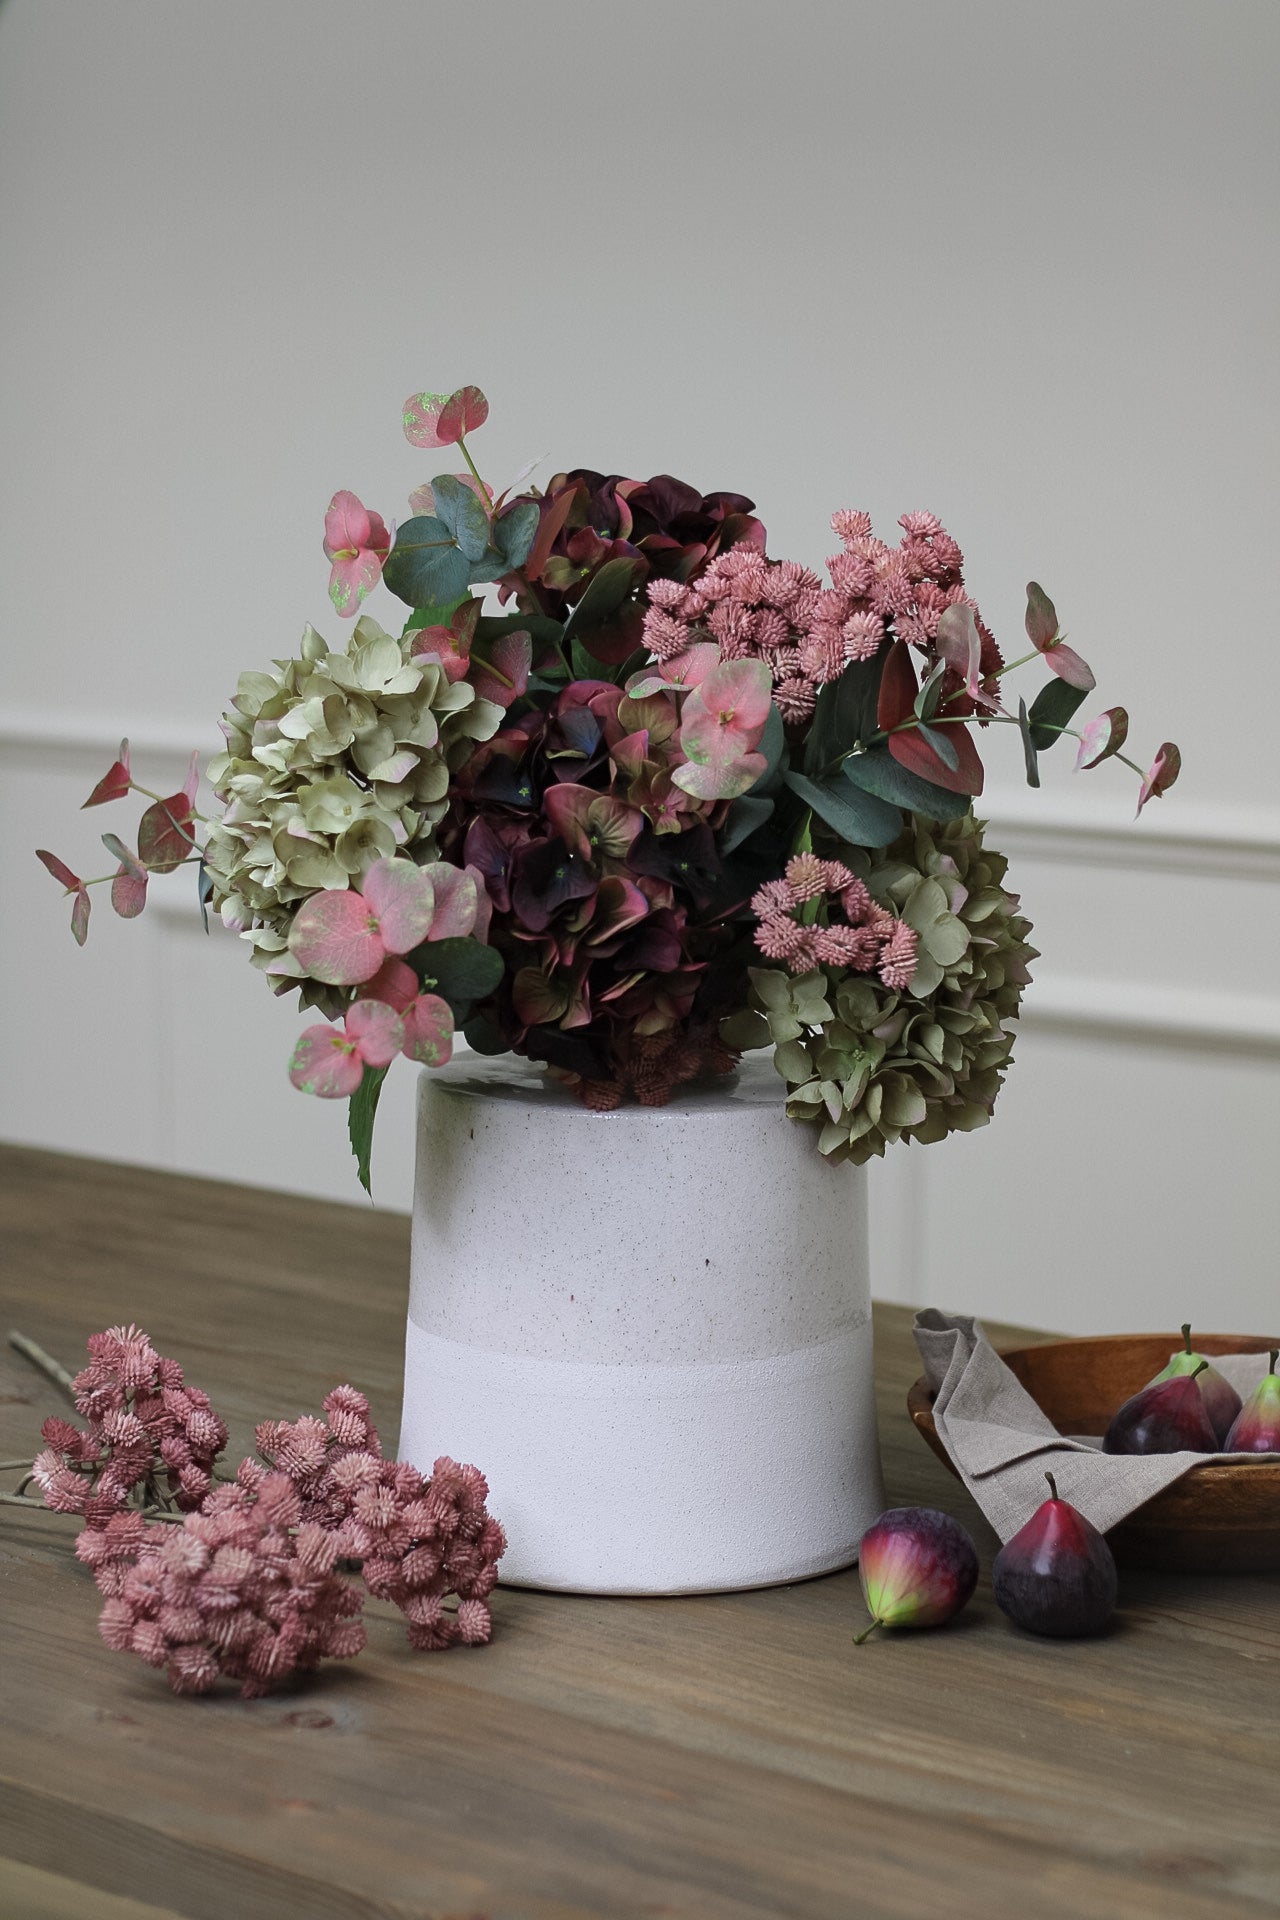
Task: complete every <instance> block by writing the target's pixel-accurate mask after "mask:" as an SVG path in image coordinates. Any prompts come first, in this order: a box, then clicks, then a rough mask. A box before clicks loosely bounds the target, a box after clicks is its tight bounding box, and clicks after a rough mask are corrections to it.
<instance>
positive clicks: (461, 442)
mask: <svg viewBox="0 0 1280 1920" xmlns="http://www.w3.org/2000/svg"><path fill="white" fill-rule="evenodd" d="M458 452H459V453H460V454H461V455H462V457H463V459H464V460H465V461H466V463H467V465H468V466H469V467H470V469H471V474H472V478H473V479H474V480H475V483H476V485H477V486H478V487H479V489H480V505H481V506H482V507H483V508H484V516H485V519H486V520H487V521H488V522H489V525H490V526H492V525H493V521H494V511H493V508H492V507H491V506H490V504H489V489H488V488H487V487H486V486H485V483H484V481H483V480H482V479H481V478H480V469H479V467H478V466H477V465H476V463H475V461H474V460H473V459H472V458H471V449H470V448H469V447H468V445H467V442H466V436H465V435H464V434H461V433H460V434H459V435H458Z"/></svg>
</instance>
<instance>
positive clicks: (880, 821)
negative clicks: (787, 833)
mask: <svg viewBox="0 0 1280 1920" xmlns="http://www.w3.org/2000/svg"><path fill="white" fill-rule="evenodd" d="M783 778H784V779H785V781H786V784H787V785H788V786H789V787H790V788H791V791H792V792H793V793H796V794H799V796H800V798H801V799H802V800H803V801H804V803H805V805H806V806H807V807H811V808H812V809H813V811H814V812H815V813H816V814H817V815H818V817H819V819H821V820H825V821H826V823H827V825H828V826H829V827H831V828H833V829H834V830H835V832H836V833H838V834H839V835H840V838H841V839H842V840H845V841H847V842H848V844H849V845H850V846H851V847H887V846H888V844H889V842H890V841H891V840H896V839H897V837H898V835H899V834H900V833H901V832H902V815H901V814H900V813H899V811H898V809H897V808H896V807H892V806H889V805H888V804H887V803H886V802H885V801H883V800H880V799H877V797H876V796H875V794H872V793H864V792H862V790H861V789H860V788H858V787H855V786H852V785H850V783H849V782H848V781H847V780H842V779H841V778H840V777H839V776H838V775H837V776H836V778H835V779H833V780H825V781H821V782H819V781H815V780H809V779H807V778H806V776H805V775H804V774H802V773H788V774H784V776H783Z"/></svg>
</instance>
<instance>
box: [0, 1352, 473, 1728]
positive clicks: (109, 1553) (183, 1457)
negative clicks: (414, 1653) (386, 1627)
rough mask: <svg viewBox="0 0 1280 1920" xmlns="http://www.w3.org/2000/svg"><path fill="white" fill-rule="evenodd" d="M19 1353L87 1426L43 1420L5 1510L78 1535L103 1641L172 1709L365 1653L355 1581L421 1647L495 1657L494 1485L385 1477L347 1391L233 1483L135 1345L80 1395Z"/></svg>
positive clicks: (469, 1470)
mask: <svg viewBox="0 0 1280 1920" xmlns="http://www.w3.org/2000/svg"><path fill="white" fill-rule="evenodd" d="M11 1340H12V1344H13V1345H15V1346H16V1347H18V1348H19V1349H20V1351H22V1352H23V1353H24V1354H25V1355H26V1356H27V1357H28V1358H29V1359H31V1360H33V1361H34V1363H35V1364H36V1365H37V1366H39V1367H40V1368H41V1370H42V1371H43V1372H45V1373H46V1374H48V1375H49V1377H50V1378H51V1379H53V1380H54V1381H55V1382H56V1384H57V1385H59V1386H60V1387H61V1388H62V1389H63V1391H64V1392H65V1393H66V1394H67V1395H68V1397H69V1398H70V1399H71V1400H72V1402H73V1404H74V1406H75V1408H76V1410H77V1411H78V1412H79V1413H80V1414H81V1415H82V1416H83V1417H84V1418H85V1420H86V1421H87V1425H86V1426H84V1427H77V1426H76V1425H75V1424H74V1423H73V1422H72V1421H70V1420H66V1419H63V1418H60V1417H58V1416H56V1415H55V1416H54V1417H52V1418H50V1419H48V1420H46V1421H45V1423H44V1426H43V1428H42V1434H43V1438H44V1441H45V1446H44V1449H43V1450H42V1451H41V1452H40V1453H38V1454H37V1455H36V1456H35V1458H34V1460H31V1461H29V1462H24V1461H5V1462H3V1463H0V1464H2V1465H3V1466H4V1467H5V1468H8V1469H10V1470H18V1469H20V1470H21V1471H22V1472H23V1475H24V1477H23V1479H22V1480H21V1481H20V1482H19V1484H18V1486H17V1488H16V1490H15V1491H13V1492H8V1493H0V1503H3V1504H5V1505H9V1506H15V1505H16V1506H33V1505H34V1506H40V1505H43V1506H45V1507H48V1508H50V1509H52V1510H53V1511H54V1512H56V1513H67V1514H78V1515H79V1516H81V1517H82V1518H83V1520H84V1523H85V1524H84V1529H83V1531H82V1532H81V1534H80V1536H79V1538H78V1539H77V1541H76V1554H77V1556H78V1558H79V1559H80V1560H81V1561H82V1562H83V1563H84V1564H85V1565H86V1566H87V1567H89V1568H90V1569H91V1570H92V1572H93V1577H94V1580H95V1581H96V1583H97V1586H98V1589H99V1591H100V1592H101V1594H102V1596H103V1600H104V1605H103V1608H102V1615H101V1619H100V1621H99V1631H100V1632H101V1634H102V1638H103V1639H104V1640H105V1641H106V1643H107V1645H108V1646H109V1647H112V1648H114V1649H115V1650H116V1651H117V1652H119V1653H132V1654H136V1655H137V1656H138V1657H139V1658H140V1659H142V1660H144V1661H145V1662H146V1663H147V1665H148V1666H152V1667H162V1668H164V1669H165V1671H166V1673H167V1674H168V1678H169V1684H170V1685H171V1687H172V1688H173V1690H174V1692H175V1693H207V1692H208V1691H209V1690H210V1689H211V1688H212V1687H214V1686H215V1685H216V1684H217V1682H218V1681H219V1680H220V1679H230V1680H235V1681H238V1682H239V1685H240V1691H241V1693H242V1695H243V1696H244V1697H245V1698H246V1699H252V1698H254V1697H255V1696H256V1695H259V1694H263V1693H266V1692H268V1691H269V1690H270V1689H271V1688H273V1687H275V1686H277V1685H279V1684H280V1682H282V1681H283V1680H285V1679H286V1678H288V1676H290V1675H291V1674H293V1673H295V1672H303V1673H305V1672H308V1671H310V1670H311V1669H313V1668H315V1667H316V1666H318V1665H319V1663H320V1661H321V1660H324V1659H346V1658H349V1657H350V1656H351V1655H352V1654H356V1653H359V1652H360V1650H361V1648H362V1647H363V1646H364V1644H365V1628H364V1623H363V1621H362V1619H361V1611H362V1608H363V1605H364V1597H363V1595H362V1594H361V1592H360V1590H359V1588H358V1587H356V1586H355V1585H354V1584H353V1582H352V1580H351V1579H350V1578H349V1577H348V1575H349V1574H350V1573H351V1572H352V1571H359V1572H360V1574H361V1575H362V1577H363V1580H364V1584H365V1586H366V1587H367V1589H368V1591H369V1592H370V1593H371V1594H373V1595H375V1596H376V1597H377V1598H379V1599H384V1600H388V1601H390V1602H391V1603H392V1604H393V1605H394V1606H396V1607H398V1608H399V1609H400V1611H401V1613H403V1615H404V1617H405V1620H406V1622H407V1626H408V1639H409V1644H410V1646H411V1647H414V1648H415V1649H418V1650H422V1651H434V1650H437V1649H440V1648H444V1647H448V1646H452V1645H455V1644H461V1645H466V1646H483V1645H484V1644H485V1643H486V1642H487V1641H488V1640H489V1637H490V1633H491V1631H492V1621H491V1618H490V1613H489V1595H490V1594H491V1593H492V1591H493V1589H494V1587H495V1585H496V1584H497V1579H498V1562H499V1560H500V1559H501V1557H502V1555H503V1553H504V1551H505V1550H506V1538H505V1536H504V1534H503V1531H502V1528H501V1527H500V1526H499V1524H498V1522H497V1521H496V1520H495V1519H493V1518H492V1516H491V1515H490V1514H489V1512H488V1511H487V1509H486V1506H485V1501H486V1499H487V1497H488V1486H487V1484H486V1482H485V1478H484V1475H483V1474H482V1473H480V1472H479V1470H478V1469H477V1468H475V1467H471V1466H459V1465H458V1463H457V1462H456V1461H454V1460H449V1459H444V1458H442V1459H439V1460H437V1461H436V1463H435V1466H434V1467H433V1469H432V1472H431V1474H430V1476H426V1475H423V1474H421V1473H419V1471H418V1469H417V1468H416V1467H413V1466H410V1465H409V1464H408V1463H407V1462H404V1461H394V1460H387V1459H384V1457H383V1453H382V1445H381V1442H380V1440H379V1437H378V1430H377V1428H376V1427H375V1426H374V1424H373V1421H372V1419H371V1417H370V1413H369V1403H368V1401H367V1400H366V1399H365V1396H364V1395H363V1394H362V1393H358V1392H357V1391H356V1389H355V1388H354V1387H351V1386H341V1387H335V1388H334V1390H333V1391H332V1392H331V1393H329V1394H327V1395H326V1396H325V1400H324V1418H323V1419H321V1418H319V1417H317V1416H315V1415H311V1414H304V1415H302V1417H301V1418H300V1419H298V1420H295V1421H283V1420H266V1421H263V1422H262V1423H261V1425H260V1426H259V1427H258V1429H257V1434H256V1438H257V1448H258V1454H257V1457H256V1458H255V1457H250V1458H248V1459H245V1460H242V1461H241V1462H240V1465H239V1466H238V1467H237V1469H236V1471H235V1473H234V1475H227V1474H225V1473H223V1472H222V1470H221V1465H220V1462H221V1456H222V1452H223V1449H224V1448H225V1446H226V1444H227V1428H226V1424H225V1422H224V1421H223V1420H222V1419H221V1418H220V1416H219V1415H218V1414H217V1413H216V1412H215V1410H214V1409H213V1407H212V1406H211V1404H210V1402H209V1397H208V1395H207V1394H205V1393H203V1392H201V1390H200V1389H199V1388H198V1387H192V1386H190V1385H188V1384H187V1382H186V1381H185V1380H184V1378H183V1372H182V1368H181V1367H180V1366H179V1364H178V1362H177V1361H176V1360H171V1359H169V1358H167V1357H166V1356H164V1355H162V1354H159V1353H157V1352H156V1350H155V1348H154V1347H153V1346H152V1344H151V1341H150V1340H149V1338H148V1337H147V1335H146V1334H145V1333H143V1332H141V1331H140V1330H139V1329H138V1328H137V1327H132V1326H131V1327H111V1328H109V1329H108V1330H107V1331H106V1332H103V1333H96V1334H94V1335H92V1337H91V1338H90V1340H89V1342H88V1348H89V1364H88V1366H87V1367H85V1368H84V1369H83V1370H82V1371H81V1372H80V1373H78V1374H76V1375H75V1376H74V1378H73V1377H72V1376H71V1375H69V1374H67V1373H66V1372H65V1371H64V1369H62V1368H61V1367H60V1366H58V1364H57V1362H56V1361H53V1360H52V1359H51V1358H50V1357H49V1355H47V1354H46V1353H44V1352H43V1350H42V1349H41V1348H39V1347H37V1346H36V1345H35V1343H34V1342H33V1341H29V1340H26V1339H25V1338H23V1336H21V1335H13V1336H11ZM31 1485H34V1486H35V1487H36V1488H37V1489H38V1493H37V1494H36V1495H31V1494H28V1492H27V1488H28V1487H29V1486H31ZM450 1597H452V1598H453V1599H454V1600H455V1601H456V1604H455V1605H454V1606H452V1607H451V1606H449V1605H448V1604H447V1602H448V1600H449V1598H450Z"/></svg>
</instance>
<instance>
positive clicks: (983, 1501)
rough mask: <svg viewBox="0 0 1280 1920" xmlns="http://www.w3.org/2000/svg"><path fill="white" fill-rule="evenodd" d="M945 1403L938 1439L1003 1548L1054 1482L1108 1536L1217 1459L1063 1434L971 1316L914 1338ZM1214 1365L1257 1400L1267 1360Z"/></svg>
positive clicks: (1235, 1359) (926, 1323)
mask: <svg viewBox="0 0 1280 1920" xmlns="http://www.w3.org/2000/svg"><path fill="white" fill-rule="evenodd" d="M912 1331H913V1333H914V1334H915V1341H916V1345H917V1347H918V1348H919V1349H920V1358H921V1359H922V1360H923V1362H924V1370H925V1375H926V1377H927V1378H928V1381H929V1384H930V1386H931V1387H932V1388H933V1390H934V1393H935V1396H936V1397H935V1399H934V1403H933V1417H934V1422H935V1424H936V1426H937V1429H938V1436H939V1438H940V1439H941V1441H942V1444H943V1446H944V1447H945V1448H946V1450H947V1452H948V1454H949V1455H950V1457H951V1459H952V1461H953V1462H954V1464H955V1466H956V1468H957V1469H958V1471H959V1474H960V1477H961V1479H962V1480H963V1481H964V1484H965V1486H966V1487H967V1488H968V1489H969V1492H970V1493H971V1494H972V1495H973V1497H974V1499H975V1500H976V1501H977V1503H978V1505H979V1506H980V1507H981V1508H982V1511H983V1512H984V1513H985V1514H986V1516H987V1519H988V1520H989V1521H990V1522H991V1524H992V1526H993V1527H994V1528H995V1530H996V1532H997V1533H998V1534H999V1535H1000V1538H1001V1540H1009V1539H1011V1538H1012V1537H1013V1535H1014V1534H1015V1533H1017V1531H1018V1529H1019V1528H1020V1527H1022V1526H1025V1524H1026V1522H1027V1521H1028V1520H1029V1519H1030V1518H1031V1516H1032V1514H1033V1513H1034V1512H1035V1510H1036V1508H1037V1507H1039V1506H1040V1505H1041V1503H1042V1502H1043V1501H1044V1500H1046V1499H1047V1498H1048V1489H1047V1488H1046V1486H1045V1480H1044V1476H1045V1474H1046V1473H1047V1472H1048V1473H1052V1475H1053V1477H1054V1479H1055V1481H1056V1482H1057V1487H1058V1492H1059V1494H1060V1495H1061V1497H1062V1498H1063V1499H1064V1500H1069V1501H1070V1502H1071V1504H1072V1506H1074V1507H1079V1509H1080V1511H1081V1513H1083V1514H1084V1515H1085V1517H1086V1518H1087V1519H1089V1520H1092V1522H1093V1524H1094V1526H1095V1527H1097V1528H1098V1530H1099V1532H1100V1533H1105V1532H1106V1531H1107V1529H1108V1527H1114V1526H1115V1525H1116V1523H1117V1521H1120V1520H1123V1519H1124V1518H1125V1516H1126V1515H1127V1514H1130V1513H1132V1512H1133V1511H1134V1510H1135V1508H1137V1507H1140V1506H1142V1505H1143V1504H1144V1503H1145V1502H1146V1501H1148V1500H1150V1499H1152V1498H1153V1497H1154V1496H1155V1495H1156V1494H1157V1493H1159V1492H1160V1491H1161V1490H1162V1489H1163V1488H1164V1487H1167V1486H1170V1485H1171V1484H1172V1483H1173V1481H1175V1480H1179V1479H1181V1477H1182V1475H1183V1474H1184V1473H1187V1472H1188V1471H1189V1470H1190V1469H1191V1468H1192V1467H1194V1466H1197V1465H1199V1464H1200V1463H1201V1462H1202V1461H1205V1460H1212V1459H1215V1458H1221V1457H1222V1456H1221V1455H1214V1454H1207V1453H1148V1454H1127V1453H1126V1454H1121V1453H1103V1451H1102V1439H1101V1436H1100V1435H1099V1436H1098V1437H1097V1438H1092V1437H1087V1436H1086V1437H1073V1436H1069V1435H1066V1434H1061V1433H1059V1432H1058V1430H1057V1428H1056V1427H1055V1426H1054V1425H1053V1424H1052V1423H1051V1421H1050V1420H1049V1418H1048V1416H1047V1415H1046V1414H1044V1413H1042V1412H1041V1410H1040V1408H1039V1407H1038V1406H1037V1405H1036V1403H1035V1401H1034V1400H1033V1399H1032V1398H1031V1395H1030V1394H1029V1393H1028V1392H1027V1390H1026V1388H1025V1387H1024V1386H1023V1385H1022V1383H1021V1381H1020V1380H1018V1379H1017V1378H1016V1377H1015V1375H1014V1374H1013V1373H1012V1372H1011V1371H1010V1370H1009V1368H1008V1367H1007V1366H1006V1365H1005V1363H1004V1361H1003V1360H1002V1359H1001V1358H1000V1357H999V1355H998V1354H997V1353H996V1351H995V1349H994V1347H993V1346H992V1345H991V1342H990V1341H989V1340H988V1339H987V1336H986V1334H985V1333H984V1332H983V1330H982V1327H981V1325H980V1324H979V1322H978V1321H977V1320H975V1319H974V1318H973V1317H972V1316H971V1315H969V1314H962V1313H940V1312H939V1311H938V1309H937V1308H936V1307H926V1308H925V1309H924V1311H923V1312H921V1313H918V1314H917V1315H916V1317H915V1323H914V1326H913V1328H912ZM1213 1364H1214V1366H1215V1367H1217V1369H1218V1371H1219V1372H1220V1373H1222V1374H1223V1375H1224V1376H1225V1377H1226V1379H1228V1380H1229V1381H1230V1382H1231V1385H1232V1386H1233V1387H1234V1388H1235V1390H1236V1392H1237V1393H1238V1394H1239V1395H1240V1397H1241V1399H1242V1400H1244V1399H1247V1398H1248V1396H1249V1394H1250V1393H1252V1391H1253V1389H1254V1388H1255V1387H1256V1386H1257V1385H1258V1382H1259V1381H1260V1380H1261V1379H1262V1377H1263V1375H1264V1374H1265V1373H1266V1371H1267V1356H1266V1354H1264V1353H1230V1354H1222V1355H1218V1354H1215V1355H1214V1357H1213Z"/></svg>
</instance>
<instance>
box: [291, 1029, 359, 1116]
mask: <svg viewBox="0 0 1280 1920" xmlns="http://www.w3.org/2000/svg"><path fill="white" fill-rule="evenodd" d="M289 1078H290V1080H291V1081H292V1082H293V1084H294V1086H295V1087H297V1089H298V1091H299V1093H314V1094H316V1095H317V1096H318V1097H319V1098H320V1099H321V1100H346V1099H349V1098H350V1096H351V1095H352V1094H353V1093H354V1092H355V1091H356V1088H357V1087H358V1086H359V1085H360V1082H361V1081H362V1080H363V1079H364V1061H363V1060H362V1059H361V1058H360V1055H359V1054H358V1053H357V1052H356V1048H355V1043H354V1042H353V1041H351V1040H349V1039H348V1038H347V1036H346V1034H345V1033H344V1032H342V1031H341V1029H340V1028H337V1027H326V1026H316V1027H308V1028H307V1029H306V1031H305V1033H303V1034H301V1035H300V1036H299V1039H298V1044H297V1046H296V1047H295V1048H294V1050H293V1056H292V1058H291V1059H290V1061H289Z"/></svg>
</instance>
